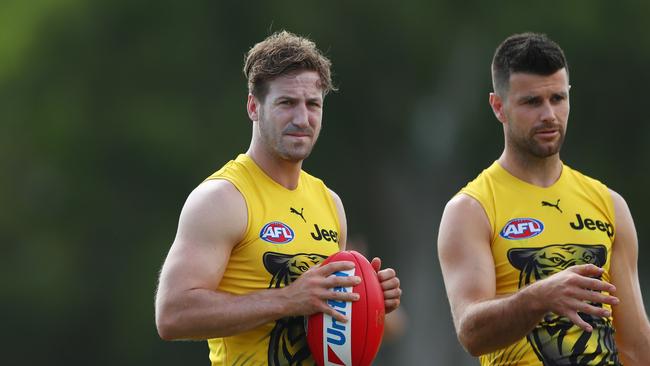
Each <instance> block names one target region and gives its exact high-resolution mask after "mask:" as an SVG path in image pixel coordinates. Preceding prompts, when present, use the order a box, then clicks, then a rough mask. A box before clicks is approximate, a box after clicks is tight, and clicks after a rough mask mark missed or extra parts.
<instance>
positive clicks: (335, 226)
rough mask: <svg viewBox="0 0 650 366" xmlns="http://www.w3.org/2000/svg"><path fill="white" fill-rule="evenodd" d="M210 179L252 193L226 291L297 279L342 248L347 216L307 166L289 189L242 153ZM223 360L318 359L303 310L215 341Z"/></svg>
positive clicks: (253, 365) (213, 348)
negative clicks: (341, 217) (340, 214)
mask: <svg viewBox="0 0 650 366" xmlns="http://www.w3.org/2000/svg"><path fill="white" fill-rule="evenodd" d="M208 179H225V180H227V181H229V182H231V183H232V184H233V185H234V186H235V187H236V188H237V189H238V190H239V192H241V194H242V195H243V196H244V199H245V201H246V206H247V212H248V224H247V227H246V234H245V236H244V239H243V240H242V241H241V242H239V243H238V244H237V245H236V246H235V247H234V249H233V250H232V253H231V255H230V259H229V261H228V265H227V267H226V270H225V273H224V275H223V278H222V280H221V282H220V284H219V287H218V290H220V291H226V292H229V293H232V294H237V295H241V294H247V293H250V292H253V291H258V290H263V289H269V288H279V287H283V286H286V285H289V284H290V283H292V282H293V281H294V280H296V279H297V278H298V276H300V275H301V274H302V273H303V272H305V271H307V270H308V269H309V268H310V267H312V266H314V265H316V264H318V263H320V262H321V261H323V260H324V259H325V258H327V257H328V256H329V255H331V254H333V253H335V252H337V251H338V250H339V233H340V223H339V217H338V213H337V210H336V206H335V203H334V201H333V199H332V196H331V193H330V191H329V190H328V189H327V187H326V186H325V184H324V183H323V182H322V181H321V180H320V179H317V178H315V177H313V176H311V175H309V174H307V173H305V172H304V171H301V173H300V179H299V183H298V187H297V188H296V189H294V190H289V189H286V188H285V187H283V186H281V185H280V184H278V183H276V182H275V181H274V180H272V179H271V178H270V177H269V176H267V175H266V174H265V173H264V172H263V171H262V170H261V169H260V168H259V167H258V166H257V164H256V163H255V162H254V161H253V160H252V159H251V158H250V157H249V156H247V155H243V154H242V155H239V156H238V157H237V158H236V159H235V160H232V161H230V162H228V163H227V164H226V165H225V166H224V167H223V168H221V169H220V170H219V171H217V172H216V173H214V174H213V175H211V176H210V177H208ZM208 345H209V348H210V360H211V362H212V365H213V366H216V365H220V366H221V365H224V366H226V365H227V366H231V365H241V366H258V365H313V364H314V361H313V359H312V357H311V353H310V352H309V348H308V346H307V339H306V335H305V330H304V318H303V317H290V318H283V319H279V320H277V321H275V322H270V323H267V324H265V325H263V326H261V327H258V328H256V329H253V330H251V331H248V332H244V333H241V334H237V335H234V336H230V337H223V338H215V339H210V340H208Z"/></svg>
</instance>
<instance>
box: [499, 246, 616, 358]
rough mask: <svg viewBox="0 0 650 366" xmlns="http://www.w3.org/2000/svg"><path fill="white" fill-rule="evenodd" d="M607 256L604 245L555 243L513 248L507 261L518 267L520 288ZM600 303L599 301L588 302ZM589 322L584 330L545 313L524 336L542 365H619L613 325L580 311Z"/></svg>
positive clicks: (604, 258)
mask: <svg viewBox="0 0 650 366" xmlns="http://www.w3.org/2000/svg"><path fill="white" fill-rule="evenodd" d="M606 260H607V249H606V248H605V246H604V245H581V244H556V245H549V246H545V247H541V248H513V249H510V250H509V251H508V261H509V262H510V264H512V266H513V267H515V268H516V269H518V270H520V271H521V272H520V274H519V288H523V287H525V286H527V285H529V284H531V283H533V282H535V281H537V280H541V279H544V278H546V277H549V276H551V275H553V274H555V273H558V272H560V271H562V270H564V269H566V268H569V267H571V266H574V265H579V264H589V263H590V264H594V265H596V266H598V267H602V266H603V265H604V264H605V262H606ZM590 304H591V305H593V306H598V307H602V304H599V303H590ZM579 315H580V317H581V318H582V319H583V320H584V321H586V322H587V323H589V324H591V326H592V327H593V329H594V330H593V332H591V333H589V332H585V331H583V330H582V329H581V328H579V327H577V326H575V325H574V324H573V323H572V322H571V320H569V319H568V318H566V317H564V316H559V315H556V314H553V313H548V314H546V315H545V316H544V318H543V319H542V321H541V322H540V323H539V324H538V325H537V326H536V327H535V329H534V330H533V331H532V332H530V333H529V334H528V336H527V340H528V342H529V344H530V345H531V346H532V347H533V349H534V351H535V353H536V354H537V357H538V358H539V359H540V361H542V363H543V364H544V365H545V366H556V365H557V366H565V365H567V366H569V365H590V366H591V365H620V361H619V358H618V351H617V349H616V345H615V343H614V328H613V327H612V324H611V320H610V319H608V318H600V317H595V316H592V315H588V314H583V313H579Z"/></svg>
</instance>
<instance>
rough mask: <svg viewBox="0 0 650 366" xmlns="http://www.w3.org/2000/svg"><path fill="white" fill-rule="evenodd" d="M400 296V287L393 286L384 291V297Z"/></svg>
mask: <svg viewBox="0 0 650 366" xmlns="http://www.w3.org/2000/svg"><path fill="white" fill-rule="evenodd" d="M400 296H402V289H400V288H394V289H391V290H387V291H384V299H399V298H400Z"/></svg>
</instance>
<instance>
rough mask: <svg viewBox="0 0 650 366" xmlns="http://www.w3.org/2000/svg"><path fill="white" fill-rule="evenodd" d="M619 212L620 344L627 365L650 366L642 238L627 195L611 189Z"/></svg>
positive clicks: (615, 264)
mask: <svg viewBox="0 0 650 366" xmlns="http://www.w3.org/2000/svg"><path fill="white" fill-rule="evenodd" d="M611 193H612V199H613V201H614V209H615V212H616V239H615V240H614V245H613V247H612V256H611V261H612V262H611V266H610V272H611V281H612V284H614V285H615V286H616V289H617V290H616V295H617V296H618V297H619V298H620V299H621V302H620V304H618V305H616V306H613V307H612V309H613V312H614V326H615V328H616V344H617V346H618V350H619V352H620V355H621V358H622V360H623V362H624V363H625V364H626V365H650V324H649V323H648V317H647V316H646V312H645V308H644V305H643V298H642V297H641V288H640V285H639V276H638V272H637V259H638V250H639V249H638V241H637V236H636V229H635V227H634V221H633V219H632V215H631V214H630V210H629V208H628V206H627V203H625V200H624V199H623V197H621V196H620V195H619V194H618V193H616V192H614V191H611Z"/></svg>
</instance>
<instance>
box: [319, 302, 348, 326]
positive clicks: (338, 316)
mask: <svg viewBox="0 0 650 366" xmlns="http://www.w3.org/2000/svg"><path fill="white" fill-rule="evenodd" d="M322 312H323V313H324V314H327V315H329V316H331V317H332V318H334V319H336V321H337V322H339V323H347V321H348V319H347V318H346V317H345V316H344V315H343V314H341V313H339V312H338V311H336V310H334V309H333V308H331V307H329V306H327V305H325V308H324V309H323V311H322Z"/></svg>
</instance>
